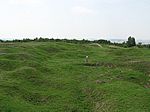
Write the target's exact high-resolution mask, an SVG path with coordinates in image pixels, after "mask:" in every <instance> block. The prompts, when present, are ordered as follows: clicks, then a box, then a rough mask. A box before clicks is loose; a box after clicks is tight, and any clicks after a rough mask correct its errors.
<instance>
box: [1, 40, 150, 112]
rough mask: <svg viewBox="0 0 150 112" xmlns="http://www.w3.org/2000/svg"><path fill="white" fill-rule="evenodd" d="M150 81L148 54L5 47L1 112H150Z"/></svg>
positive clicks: (52, 45)
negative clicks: (87, 60)
mask: <svg viewBox="0 0 150 112" xmlns="http://www.w3.org/2000/svg"><path fill="white" fill-rule="evenodd" d="M85 56H89V63H85V62H84V61H85ZM149 79H150V50H149V49H144V48H121V47H115V46H106V45H105V46H104V45H103V46H101V47H99V46H95V45H91V44H69V43H63V42H43V43H42V42H28V43H13V44H8V43H3V44H0V112H149V111H150V89H149V88H150V80H149Z"/></svg>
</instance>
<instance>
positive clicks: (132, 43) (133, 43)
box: [127, 36, 136, 47]
mask: <svg viewBox="0 0 150 112" xmlns="http://www.w3.org/2000/svg"><path fill="white" fill-rule="evenodd" d="M127 46H128V47H133V46H136V42H135V38H134V37H131V36H130V37H129V38H128V41H127Z"/></svg>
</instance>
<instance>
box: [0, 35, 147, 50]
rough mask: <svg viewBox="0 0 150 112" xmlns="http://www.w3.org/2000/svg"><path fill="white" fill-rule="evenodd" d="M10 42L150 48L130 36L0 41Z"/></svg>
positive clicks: (0, 41)
mask: <svg viewBox="0 0 150 112" xmlns="http://www.w3.org/2000/svg"><path fill="white" fill-rule="evenodd" d="M8 42H67V43H75V44H86V43H98V44H106V45H115V46H120V47H134V46H137V47H139V48H150V44H142V43H138V44H136V40H135V38H134V37H131V36H130V37H129V38H128V40H127V41H126V42H123V43H116V42H111V41H109V40H104V39H100V40H93V41H92V40H86V39H82V40H77V39H54V38H42V37H40V38H38V37H37V38H34V39H29V38H25V39H22V40H19V39H15V40H5V41H4V40H1V39H0V43H8Z"/></svg>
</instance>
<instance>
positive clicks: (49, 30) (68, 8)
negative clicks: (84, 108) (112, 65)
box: [0, 0, 150, 39]
mask: <svg viewBox="0 0 150 112" xmlns="http://www.w3.org/2000/svg"><path fill="white" fill-rule="evenodd" d="M40 36H42V37H56V38H77V39H82V38H86V39H100V38H105V39H111V38H120V39H125V38H127V37H128V36H134V37H136V38H137V39H150V0H0V39H14V38H17V39H19V38H20V39H21V38H27V37H31V38H34V37H40Z"/></svg>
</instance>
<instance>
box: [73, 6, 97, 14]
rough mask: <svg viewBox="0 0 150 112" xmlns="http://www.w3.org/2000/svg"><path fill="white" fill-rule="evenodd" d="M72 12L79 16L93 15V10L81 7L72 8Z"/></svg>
mask: <svg viewBox="0 0 150 112" xmlns="http://www.w3.org/2000/svg"><path fill="white" fill-rule="evenodd" d="M72 12H73V13H75V14H79V15H87V14H92V13H94V11H93V10H91V9H89V8H86V7H81V6H76V7H73V8H72Z"/></svg>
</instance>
